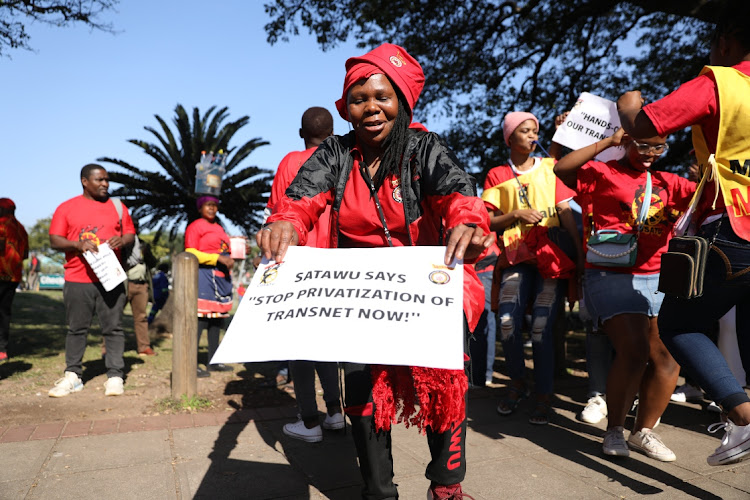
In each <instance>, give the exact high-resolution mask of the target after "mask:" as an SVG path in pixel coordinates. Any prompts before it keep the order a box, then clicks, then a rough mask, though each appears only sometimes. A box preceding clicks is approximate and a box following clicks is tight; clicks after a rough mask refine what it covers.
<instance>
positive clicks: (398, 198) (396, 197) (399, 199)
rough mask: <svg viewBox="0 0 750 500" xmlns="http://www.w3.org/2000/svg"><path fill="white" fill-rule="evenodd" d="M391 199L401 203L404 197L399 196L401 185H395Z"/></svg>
mask: <svg viewBox="0 0 750 500" xmlns="http://www.w3.org/2000/svg"><path fill="white" fill-rule="evenodd" d="M393 200H394V201H395V202H396V203H401V202H403V201H404V197H403V196H401V186H396V189H394V190H393Z"/></svg>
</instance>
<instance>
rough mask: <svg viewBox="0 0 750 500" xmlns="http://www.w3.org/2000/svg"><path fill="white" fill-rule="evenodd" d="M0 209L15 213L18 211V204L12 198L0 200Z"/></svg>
mask: <svg viewBox="0 0 750 500" xmlns="http://www.w3.org/2000/svg"><path fill="white" fill-rule="evenodd" d="M0 208H2V209H3V210H7V211H9V212H13V211H14V210H15V209H16V204H15V203H13V200H11V199H10V198H0Z"/></svg>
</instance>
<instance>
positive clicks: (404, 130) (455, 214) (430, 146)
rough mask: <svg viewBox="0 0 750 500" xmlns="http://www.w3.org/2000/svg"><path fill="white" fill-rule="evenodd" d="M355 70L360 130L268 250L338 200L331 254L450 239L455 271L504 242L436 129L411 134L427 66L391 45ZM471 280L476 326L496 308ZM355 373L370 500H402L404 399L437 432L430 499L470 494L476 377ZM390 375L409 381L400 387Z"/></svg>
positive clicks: (296, 187) (340, 105)
mask: <svg viewBox="0 0 750 500" xmlns="http://www.w3.org/2000/svg"><path fill="white" fill-rule="evenodd" d="M346 70H347V74H346V76H345V80H344V89H343V95H342V97H341V99H340V100H339V101H337V103H336V107H337V109H338V111H339V114H341V116H342V117H343V118H344V119H346V120H348V121H349V122H351V124H352V128H353V131H352V132H351V133H349V134H348V135H346V136H333V137H331V138H329V139H327V140H325V141H324V142H323V143H322V144H321V145H320V146H319V147H318V149H317V151H316V152H315V153H314V154H313V155H312V156H311V157H310V159H309V160H308V161H307V162H306V163H305V164H304V165H303V166H302V168H301V169H300V171H299V173H298V174H297V177H296V178H295V180H294V181H293V182H292V184H291V186H290V187H289V189H287V190H286V195H285V197H284V198H282V199H281V200H280V202H279V203H278V204H277V206H276V213H274V214H273V215H272V216H271V217H269V219H268V221H269V223H270V224H269V225H268V226H266V227H265V228H264V229H263V230H261V231H259V232H258V234H257V241H258V246H259V247H260V248H261V249H262V251H263V253H264V254H265V256H266V257H267V258H273V259H274V260H276V261H281V260H282V259H283V257H284V254H285V252H286V249H287V247H288V246H289V244H295V245H296V244H305V243H306V242H307V239H308V231H309V230H310V229H311V228H312V227H313V225H314V223H315V221H316V220H318V218H319V217H320V215H321V214H322V213H323V211H324V210H325V207H326V205H328V204H331V205H332V217H331V238H330V240H331V247H334V248H335V247H349V248H353V247H385V246H406V245H439V244H443V243H446V244H447V251H446V255H445V262H446V264H447V263H450V262H451V260H452V259H453V258H454V256H455V257H456V258H459V259H463V258H465V259H466V260H467V261H468V262H469V263H470V262H473V261H474V260H475V259H476V258H477V257H478V256H479V255H480V254H481V253H482V252H483V251H484V250H485V249H486V248H487V247H489V246H490V245H491V244H492V242H493V237H492V235H490V234H489V225H488V216H487V212H486V211H485V210H484V209H483V207H482V202H481V200H480V199H479V198H476V191H475V188H474V182H473V180H472V179H471V178H470V177H469V176H468V174H466V172H465V171H464V170H463V169H462V168H461V166H460V165H459V163H458V161H457V160H456V158H455V156H454V155H453V153H452V152H451V151H450V150H449V149H448V148H447V147H446V146H445V144H444V143H443V142H442V140H441V139H440V138H439V137H438V136H437V135H436V134H434V133H425V132H423V131H418V130H414V129H411V130H410V129H409V124H410V123H411V118H412V110H413V108H414V104H415V103H416V101H417V99H418V97H419V94H420V92H421V91H422V87H423V85H424V73H423V72H422V68H421V66H420V65H419V63H418V62H417V61H416V60H415V59H414V58H413V57H411V56H410V55H409V54H408V53H407V52H406V51H405V50H404V49H403V48H401V47H398V46H396V45H391V44H383V45H381V46H380V47H378V48H376V49H374V50H372V51H371V52H369V53H367V54H365V55H363V56H360V57H355V58H351V59H349V60H348V61H347V62H346ZM402 165H403V168H402ZM376 202H377V205H376ZM443 238H444V239H443ZM464 273H465V280H464V284H465V288H464V289H465V300H464V311H465V312H466V316H467V323H468V328H469V329H470V330H473V329H474V328H475V326H476V323H477V320H478V318H479V316H481V314H482V311H483V309H484V307H483V306H484V290H483V288H482V285H481V283H480V282H479V280H478V279H477V278H476V274H475V273H474V270H473V269H472V268H471V266H469V265H465V266H464ZM375 341H377V340H376V339H375ZM425 348H429V346H425ZM344 369H345V378H346V384H345V385H346V401H345V404H346V408H345V411H346V413H347V415H348V416H349V418H350V420H351V422H352V434H353V436H354V440H355V444H356V446H357V453H358V455H359V463H360V471H361V472H362V477H363V479H364V483H365V487H364V491H363V496H364V497H365V498H392V497H397V496H398V491H397V489H396V485H395V484H393V460H392V457H391V448H390V447H391V437H390V426H391V424H392V423H393V422H396V421H397V420H396V419H397V415H396V408H397V407H398V405H399V404H400V401H401V400H402V399H403V401H404V402H408V401H411V402H412V403H411V404H405V405H404V406H405V407H404V408H403V412H402V414H401V418H403V419H408V418H411V422H419V426H420V427H421V428H423V429H424V430H426V432H427V439H428V442H429V445H430V452H431V455H432V461H431V462H430V464H429V465H428V467H427V471H426V476H427V478H428V479H430V481H431V484H430V490H429V497H430V498H448V497H449V496H450V495H455V497H458V498H460V495H461V484H460V483H461V481H462V480H463V478H464V475H465V473H466V459H465V456H466V453H465V451H466V448H465V435H466V434H465V433H466V418H465V416H466V414H465V397H466V389H467V386H468V382H467V378H466V373H465V372H464V371H463V370H438V369H426V368H418V367H394V366H382V365H357V364H353V363H346V364H345V368H344ZM386 380H397V381H399V382H398V383H396V384H395V387H396V389H393V388H391V387H390V386H388V385H387V384H386V382H385V381H386ZM402 391H403V392H402ZM415 391H416V394H415ZM415 400H416V402H418V403H419V410H418V414H417V415H416V416H414V415H413V413H416V412H417V409H416V407H415V405H414V404H413V402H415ZM438 402H440V405H439V406H436V405H438Z"/></svg>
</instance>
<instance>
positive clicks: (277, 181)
mask: <svg viewBox="0 0 750 500" xmlns="http://www.w3.org/2000/svg"><path fill="white" fill-rule="evenodd" d="M331 135H333V117H332V116H331V113H329V112H328V110H327V109H325V108H321V107H317V106H316V107H312V108H309V109H307V110H306V111H305V112H304V113H303V114H302V126H301V127H300V129H299V136H300V137H301V138H302V139H303V140H304V141H305V150H304V151H293V152H291V153H289V154H288V155H286V156H285V157H284V159H282V160H281V163H280V164H279V168H278V169H277V170H276V176H275V177H274V179H273V185H272V186H271V196H270V198H269V199H268V208H269V209H271V211H272V212H273V208H274V206H276V203H277V202H278V201H279V200H280V199H281V198H282V197H283V196H284V193H285V192H286V190H287V188H288V187H289V185H290V184H291V183H292V181H293V180H294V178H295V177H296V176H297V172H299V169H300V167H302V164H303V163H305V161H307V159H308V158H310V156H312V154H313V153H314V152H315V150H316V149H317V148H318V146H319V145H320V143H321V142H323V141H324V140H325V139H326V138H328V137H330V136H331ZM330 220H331V206H330V205H328V206H326V209H325V211H324V212H323V215H321V217H320V219H318V222H316V223H315V226H314V227H313V229H312V230H311V231H310V234H309V235H308V241H307V246H311V247H317V248H326V247H327V246H328V242H329V232H330V228H329V223H330ZM289 370H290V371H291V378H292V379H293V380H294V396H295V398H296V399H297V406H298V407H299V416H300V418H299V419H298V420H297V421H296V422H292V423H289V424H286V425H284V428H283V431H284V434H286V435H287V436H291V437H293V438H295V439H300V440H302V441H307V442H308V443H317V442H320V441H322V440H323V430H322V429H321V424H320V422H319V418H318V402H317V397H316V393H315V372H316V371H317V372H318V377H319V378H320V385H321V387H322V388H323V401H325V403H326V417H325V420H324V421H323V425H322V426H323V428H324V429H328V430H339V429H343V428H344V426H345V425H346V424H345V421H344V415H343V414H342V412H341V402H340V401H339V400H340V397H341V393H340V391H339V385H338V364H337V363H332V362H323V361H308V360H301V359H300V360H293V361H290V363H289ZM280 375H281V374H280ZM277 378H278V377H277Z"/></svg>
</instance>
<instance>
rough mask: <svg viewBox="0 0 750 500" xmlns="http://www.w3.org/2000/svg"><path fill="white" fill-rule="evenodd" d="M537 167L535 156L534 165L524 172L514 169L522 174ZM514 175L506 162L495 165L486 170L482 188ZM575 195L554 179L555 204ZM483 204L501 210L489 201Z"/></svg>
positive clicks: (487, 187)
mask: <svg viewBox="0 0 750 500" xmlns="http://www.w3.org/2000/svg"><path fill="white" fill-rule="evenodd" d="M538 167H539V159H538V158H536V159H535V160H534V166H533V167H532V168H531V169H530V170H526V171H524V172H520V171H516V173H517V174H518V175H523V174H526V173H529V172H531V171H532V170H534V169H535V168H538ZM514 177H515V176H514V175H513V170H512V167H511V166H510V165H508V164H505V165H501V166H499V167H495V168H493V169H492V170H490V171H489V172H487V177H485V179H484V189H490V188H493V187H495V186H497V185H498V184H502V183H503V182H505V181H508V180H510V179H513V178H514ZM575 195H576V193H575V191H573V190H572V189H570V188H569V187H568V186H566V185H565V184H563V182H562V181H561V180H560V179H556V180H555V204H558V203H562V202H563V201H570V200H571V199H573V197H574V196H575ZM484 206H486V207H487V208H488V209H489V210H492V211H495V210H501V211H502V207H496V206H494V205H493V204H492V203H489V202H487V201H485V202H484Z"/></svg>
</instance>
